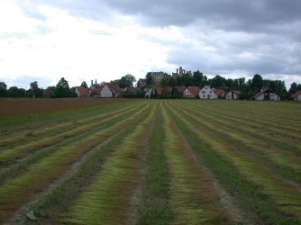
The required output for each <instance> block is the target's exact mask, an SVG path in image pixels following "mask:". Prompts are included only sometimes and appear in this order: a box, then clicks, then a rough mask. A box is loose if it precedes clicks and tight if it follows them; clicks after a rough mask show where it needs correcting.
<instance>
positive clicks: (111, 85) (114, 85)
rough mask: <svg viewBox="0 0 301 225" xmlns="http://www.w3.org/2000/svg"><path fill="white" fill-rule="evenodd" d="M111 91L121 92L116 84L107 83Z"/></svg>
mask: <svg viewBox="0 0 301 225" xmlns="http://www.w3.org/2000/svg"><path fill="white" fill-rule="evenodd" d="M107 85H108V87H109V88H110V90H111V91H112V92H113V93H119V92H121V88H120V87H119V86H118V85H117V84H107Z"/></svg>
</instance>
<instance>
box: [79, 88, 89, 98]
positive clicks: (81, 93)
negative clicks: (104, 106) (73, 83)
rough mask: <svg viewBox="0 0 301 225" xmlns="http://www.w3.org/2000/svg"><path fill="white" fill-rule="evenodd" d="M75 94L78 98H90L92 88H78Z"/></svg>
mask: <svg viewBox="0 0 301 225" xmlns="http://www.w3.org/2000/svg"><path fill="white" fill-rule="evenodd" d="M75 94H76V95H77V97H89V96H90V88H85V87H76V88H75Z"/></svg>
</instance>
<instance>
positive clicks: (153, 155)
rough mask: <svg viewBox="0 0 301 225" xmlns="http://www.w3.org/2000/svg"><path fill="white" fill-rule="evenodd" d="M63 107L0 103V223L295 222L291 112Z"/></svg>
mask: <svg viewBox="0 0 301 225" xmlns="http://www.w3.org/2000/svg"><path fill="white" fill-rule="evenodd" d="M28 101H29V100H28ZM64 101H66V103H64V104H66V108H62V106H61V104H62V103H55V104H53V107H52V110H51V111H50V112H48V111H47V112H46V111H45V110H41V108H40V106H39V107H37V106H35V107H31V108H30V107H29V108H26V110H23V111H21V113H16V112H15V111H16V109H17V108H16V107H17V106H16V105H18V102H17V100H14V102H13V103H11V102H10V103H9V105H7V102H9V100H6V101H3V102H1V103H0V105H1V106H3V107H4V106H5V107H6V109H5V110H2V111H3V113H2V114H1V117H0V224H28V225H31V224H32V225H33V224H35V225H37V224H39V225H58V224H62V225H97V224H103V225H113V224H116V225H123V224H124V225H134V224H137V225H169V224H170V225H202V224H206V225H219V224H221V225H242V224H244V225H251V224H252V225H254V224H258V225H274V224H275V225H298V224H301V105H300V104H295V103H286V102H282V103H272V102H248V101H246V102H239V101H237V102H236V101H200V100H149V101H144V100H131V101H119V102H118V101H106V102H101V101H99V100H98V101H95V102H93V100H86V101H88V103H85V100H81V102H77V103H74V102H72V103H70V102H69V103H67V102H68V100H64ZM70 101H74V100H70ZM22 104H28V105H36V104H37V103H36V102H34V103H30V102H26V103H22ZM43 104H46V103H43ZM49 104H50V106H47V107H49V108H51V104H52V103H51V102H49ZM10 110H11V113H10ZM17 111H18V110H17Z"/></svg>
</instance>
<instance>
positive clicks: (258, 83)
mask: <svg viewBox="0 0 301 225" xmlns="http://www.w3.org/2000/svg"><path fill="white" fill-rule="evenodd" d="M252 88H253V90H254V91H255V92H258V91H259V90H260V89H261V88H263V79H262V77H261V75H259V74H255V75H254V77H253V79H252Z"/></svg>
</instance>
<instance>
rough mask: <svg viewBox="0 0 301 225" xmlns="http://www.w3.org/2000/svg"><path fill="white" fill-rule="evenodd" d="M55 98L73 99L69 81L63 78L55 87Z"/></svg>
mask: <svg viewBox="0 0 301 225" xmlns="http://www.w3.org/2000/svg"><path fill="white" fill-rule="evenodd" d="M55 97H56V98H66V97H73V94H72V92H71V90H70V88H69V84H68V81H67V80H65V78H64V77H62V78H61V79H60V80H59V82H58V83H57V85H56V87H55Z"/></svg>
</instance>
